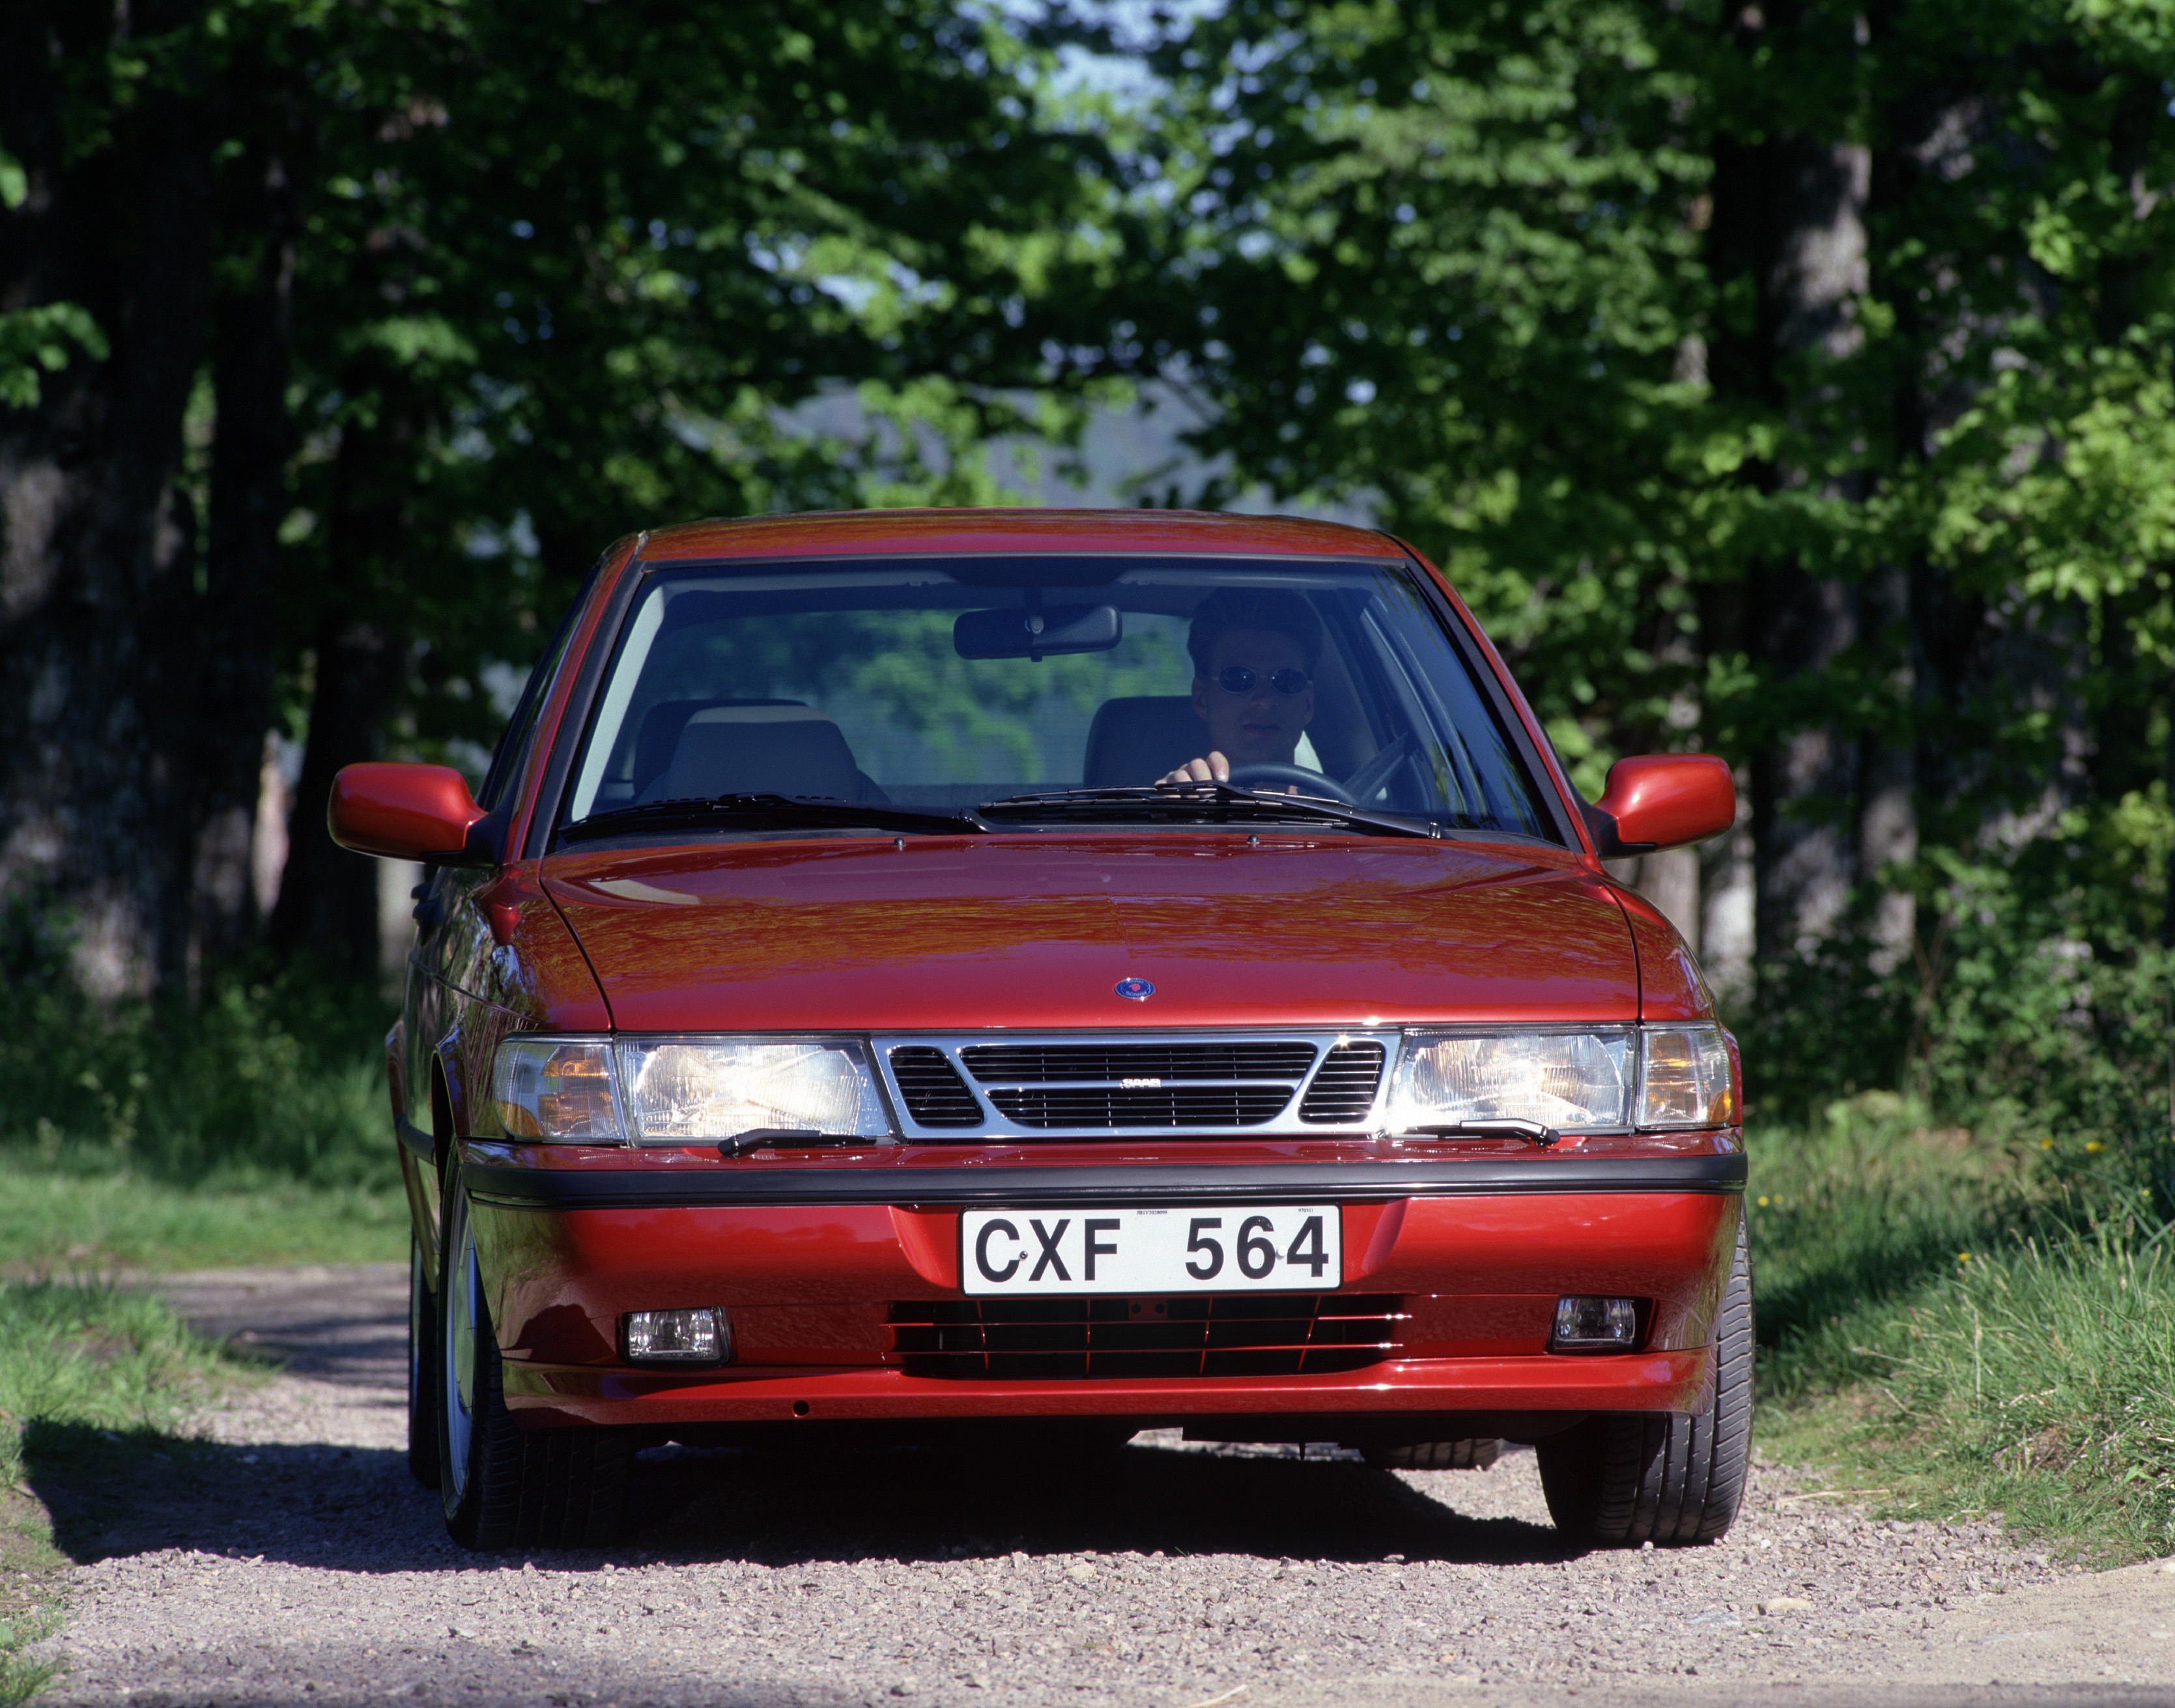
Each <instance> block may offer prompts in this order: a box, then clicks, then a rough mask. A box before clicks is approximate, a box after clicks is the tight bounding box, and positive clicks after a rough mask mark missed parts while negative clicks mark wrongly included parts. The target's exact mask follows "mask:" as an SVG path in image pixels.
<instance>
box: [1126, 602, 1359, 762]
mask: <svg viewBox="0 0 2175 1708" xmlns="http://www.w3.org/2000/svg"><path fill="white" fill-rule="evenodd" d="M1185 649H1186V651H1187V652H1188V653H1191V654H1192V655H1193V715H1194V716H1195V717H1196V718H1200V719H1201V722H1202V723H1204V724H1207V726H1208V732H1207V735H1208V751H1207V754H1206V755H1204V756H1202V757H1201V758H1199V759H1189V760H1188V761H1186V762H1185V764H1183V765H1181V766H1180V767H1178V768H1177V769H1176V770H1175V771H1173V772H1171V773H1169V775H1168V776H1166V777H1163V778H1159V779H1158V781H1159V782H1163V783H1228V782H1229V781H1230V778H1231V767H1233V766H1234V765H1262V764H1271V765H1289V764H1291V763H1292V762H1293V755H1294V753H1295V752H1296V751H1297V750H1298V747H1299V736H1300V735H1302V734H1303V733H1304V730H1305V729H1306V726H1307V725H1308V724H1310V722H1312V721H1313V718H1314V670H1315V665H1316V664H1319V663H1320V662H1321V618H1320V617H1319V616H1317V615H1315V610H1314V607H1313V606H1312V605H1310V604H1309V603H1308V602H1307V601H1306V600H1305V599H1304V598H1302V597H1301V596H1300V595H1299V594H1295V593H1282V592H1277V591H1274V590H1272V589H1266V588H1218V590H1217V591H1216V592H1214V593H1212V594H1209V596H1208V597H1207V599H1203V600H1202V601H1201V605H1200V608H1199V609H1198V610H1196V611H1195V612H1194V614H1193V627H1192V629H1191V632H1189V633H1188V634H1187V636H1186V637H1185Z"/></svg>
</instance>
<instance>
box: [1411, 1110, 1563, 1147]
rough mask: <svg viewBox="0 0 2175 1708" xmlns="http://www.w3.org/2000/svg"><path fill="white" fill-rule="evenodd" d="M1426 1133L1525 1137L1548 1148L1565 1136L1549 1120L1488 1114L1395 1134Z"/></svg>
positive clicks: (1453, 1136) (1458, 1136)
mask: <svg viewBox="0 0 2175 1708" xmlns="http://www.w3.org/2000/svg"><path fill="white" fill-rule="evenodd" d="M1412 1133H1424V1134H1426V1135H1427V1136H1428V1137H1429V1138H1431V1139H1523V1140H1525V1141H1527V1143H1528V1144H1533V1145H1538V1146H1540V1147H1541V1148H1542V1149H1543V1150H1546V1149H1547V1148H1548V1147H1549V1146H1550V1145H1553V1144H1554V1143H1555V1141H1557V1140H1558V1139H1560V1138H1561V1137H1562V1136H1563V1135H1562V1134H1561V1133H1559V1132H1558V1131H1556V1130H1555V1129H1554V1127H1552V1126H1550V1125H1549V1124H1548V1123H1547V1122H1546V1121H1534V1120H1527V1119H1526V1117H1525V1116H1523V1115H1489V1116H1485V1117H1483V1118H1482V1119H1479V1120H1469V1121H1435V1122H1428V1121H1423V1122H1421V1123H1420V1125H1418V1126H1416V1127H1400V1128H1398V1129H1397V1133H1396V1135H1395V1136H1397V1137H1398V1138H1402V1137H1405V1136H1407V1135H1408V1134H1412Z"/></svg>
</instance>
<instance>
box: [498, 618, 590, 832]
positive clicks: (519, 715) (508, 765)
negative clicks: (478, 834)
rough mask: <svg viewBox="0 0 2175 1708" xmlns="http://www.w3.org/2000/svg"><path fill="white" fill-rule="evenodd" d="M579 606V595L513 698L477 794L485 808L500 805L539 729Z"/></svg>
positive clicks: (560, 620)
mask: <svg viewBox="0 0 2175 1708" xmlns="http://www.w3.org/2000/svg"><path fill="white" fill-rule="evenodd" d="M580 609H581V601H580V600H579V599H577V600H576V601H575V602H574V603H573V605H570V606H569V607H567V614H566V615H564V616H562V617H561V618H560V619H559V626H558V628H557V629H556V630H555V631H554V632H553V633H552V636H551V643H550V644H549V645H547V646H546V647H545V648H544V656H543V657H542V658H540V659H538V660H537V661H536V668H535V669H534V670H531V671H530V672H529V680H528V682H527V683H526V684H525V685H524V686H523V688H522V690H521V697H520V698H519V699H518V700H517V701H516V702H514V706H513V717H512V718H508V719H507V725H506V730H505V733H504V734H503V735H501V736H500V737H499V738H498V746H496V747H495V748H494V749H492V750H491V769H490V770H488V771H486V772H485V773H484V779H483V787H482V789H480V790H479V791H478V792H477V794H476V798H475V800H476V805H478V806H480V807H481V808H483V810H484V811H485V812H490V811H493V810H494V809H496V807H497V805H498V803H499V800H500V799H501V798H502V796H503V795H504V794H505V793H506V790H507V785H508V784H510V783H511V782H512V781H513V778H514V776H515V775H516V774H517V773H518V772H519V771H520V769H521V762H522V759H523V756H525V755H526V754H527V752H528V751H529V738H530V737H531V736H533V735H534V734H535V732H536V720H537V718H539V717H540V716H542V715H543V711H544V691H545V689H546V688H548V687H549V686H551V678H552V676H553V675H556V673H557V671H558V669H559V660H560V659H561V658H563V657H564V656H565V655H566V651H567V638H568V637H570V636H571V635H572V633H573V631H574V613H575V612H576V611H577V610H580Z"/></svg>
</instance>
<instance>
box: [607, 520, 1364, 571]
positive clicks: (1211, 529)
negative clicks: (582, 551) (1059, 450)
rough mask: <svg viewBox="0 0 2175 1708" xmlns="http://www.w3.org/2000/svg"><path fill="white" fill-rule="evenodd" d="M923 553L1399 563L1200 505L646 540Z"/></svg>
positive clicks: (689, 531)
mask: <svg viewBox="0 0 2175 1708" xmlns="http://www.w3.org/2000/svg"><path fill="white" fill-rule="evenodd" d="M924 552H943V553H946V554H956V553H960V552H993V553H1004V554H1007V555H1009V554H1013V553H1022V552H1024V553H1040V552H1082V553H1094V554H1098V555H1101V554H1105V553H1109V554H1131V553H1136V552H1138V553H1151V552H1152V553H1155V554H1158V555H1163V554H1170V553H1178V554H1191V553H1196V552H1197V553H1203V554H1208V553H1216V554H1221V553H1234V554H1245V555H1249V556H1258V555H1264V554H1266V555H1271V556H1294V557H1344V558H1373V559H1383V558H1388V559H1392V560H1401V559H1402V558H1403V557H1404V556H1405V551H1404V548H1403V547H1402V546H1401V545H1398V544H1397V541H1396V540H1392V539H1391V538H1390V536H1389V535H1387V534H1379V533H1376V532H1375V531H1373V530H1372V529H1364V528H1352V527H1348V526H1347V525H1346V524H1344V523H1338V522H1316V521H1313V520H1310V519H1309V518H1304V517H1299V516H1229V515H1223V514H1221V513H1218V512H1211V511H1204V510H1046V509H1033V510H1028V509H1020V510H841V511H826V512H815V513H811V514H807V515H800V516H758V517H750V518H746V519H743V520H739V521H716V522H686V523H680V524H678V525H677V526H675V527H670V528H660V529H657V530H655V531H654V533H652V534H648V536H647V537H646V538H645V539H644V540H643V542H642V545H641V548H640V550H639V552H638V553H637V556H639V558H640V559H641V561H643V562H645V563H660V562H690V561H702V560H716V559H719V558H732V557H836V556H848V555H852V556H860V555H861V554H864V553H876V554H882V553H898V554H900V555H908V554H920V553H924Z"/></svg>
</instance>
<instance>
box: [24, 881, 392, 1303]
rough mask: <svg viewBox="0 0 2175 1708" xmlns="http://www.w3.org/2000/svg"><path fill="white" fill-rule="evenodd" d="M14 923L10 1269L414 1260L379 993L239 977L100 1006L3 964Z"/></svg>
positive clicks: (333, 981)
mask: <svg viewBox="0 0 2175 1708" xmlns="http://www.w3.org/2000/svg"><path fill="white" fill-rule="evenodd" d="M6 925H7V919H6V917H4V916H0V975H4V974H8V973H17V974H19V975H21V976H19V977H15V978H14V979H8V978H5V977H0V1070H5V1071H7V1075H8V1082H9V1083H11V1084H13V1085H15V1086H17V1087H19V1088H20V1090H21V1095H20V1096H19V1097H17V1098H14V1100H13V1101H11V1102H10V1103H9V1104H8V1107H7V1109H4V1110H0V1274H5V1273H9V1272H14V1273H17V1274H20V1273H23V1272H33V1273H50V1272H54V1271H56V1270H76V1271H82V1270H94V1271H111V1270H112V1269H116V1268H127V1269H187V1268H202V1267H205V1266H226V1265H236V1264H251V1263H291V1262H301V1261H319V1262H327V1263H345V1262H356V1261H369V1260H375V1259H381V1258H390V1259H398V1258H399V1257H400V1256H401V1255H403V1254H404V1251H405V1249H406V1240H405V1238H404V1232H403V1230H404V1227H405V1220H404V1218H405V1215H406V1212H405V1208H404V1202H403V1200H402V1196H401V1191H400V1184H399V1167H398V1164H397V1163H396V1162H395V1159H394V1152H393V1136H392V1132H391V1128H390V1123H389V1120H388V1111H387V1109H386V1098H385V1077H384V1066H383V1063H382V1044H381V1043H380V1039H381V1038H382V1036H383V1034H384V1030H385V1027H386V1024H387V1022H388V1019H389V1017H390V1015H391V1011H392V1008H393V1002H392V1000H391V999H390V998H389V997H388V995H387V993H386V992H384V991H382V990H379V989H378V988H377V985H376V984H375V982H374V981H368V980H355V979H337V978H334V977H331V976H328V975H327V974H325V973H323V972H322V970H318V969H312V968H309V967H307V966H304V965H300V964H297V965H291V966H288V967H285V968H258V967H251V966H247V965H241V966H236V967H231V968H225V969H223V970H221V971H220V973H217V974H216V975H215V976H213V977H211V978H210V979H208V982H207V987H206V990H205V991H204V993H203V997H202V1000H198V1001H196V1002H193V1003H184V1002H179V1001H176V1002H172V1003H166V1004H152V1003H133V1004H132V1003H122V1004H116V1005H111V1006H102V1007H101V1006H97V1005H95V1004H93V1003H91V1002H89V1000H87V999H84V998H83V997H80V996H74V995H69V994H68V990H67V981H66V980H65V979H63V978H62V976H61V971H60V968H58V967H57V965H51V966H49V965H46V964H44V963H43V962H40V961H39V960H38V959H37V957H35V956H29V957H28V960H27V961H26V962H25V964H24V965H22V966H14V965H12V964H11V957H13V959H14V960H15V961H24V960H25V957H26V956H27V955H28V952H27V951H24V949H23V947H22V945H21V943H20V942H19V941H17V940H18V939H19V937H20V935H21V933H20V932H16V933H15V934H14V936H11V935H9V932H8V930H7V929H5V927H6ZM48 958H50V957H48Z"/></svg>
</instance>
